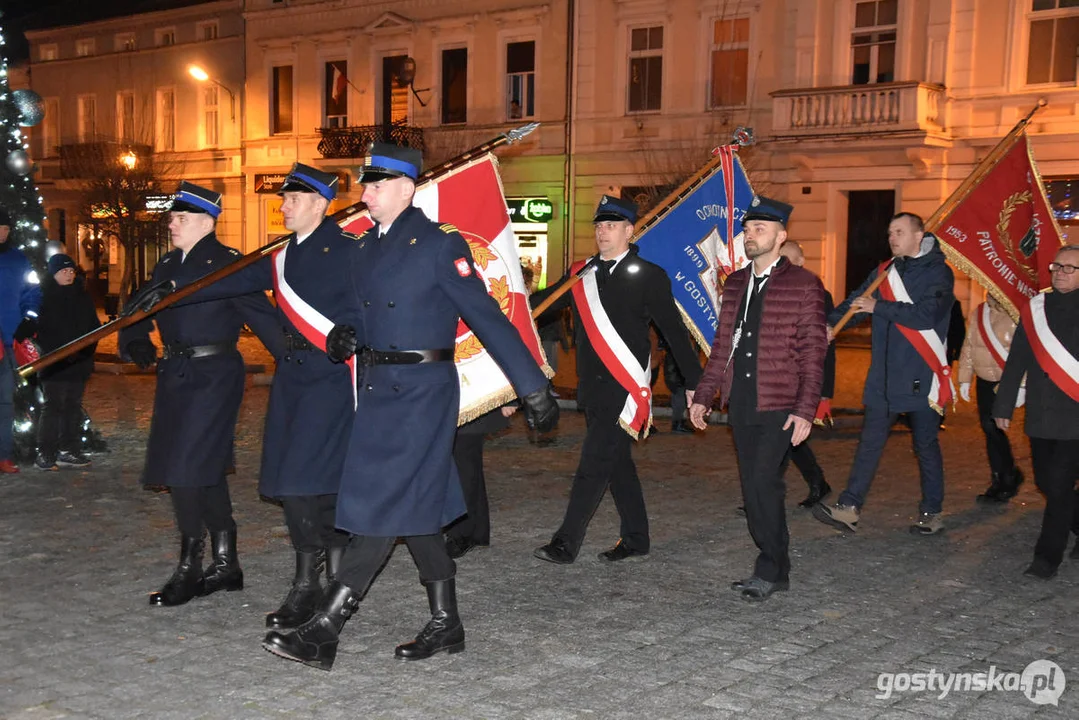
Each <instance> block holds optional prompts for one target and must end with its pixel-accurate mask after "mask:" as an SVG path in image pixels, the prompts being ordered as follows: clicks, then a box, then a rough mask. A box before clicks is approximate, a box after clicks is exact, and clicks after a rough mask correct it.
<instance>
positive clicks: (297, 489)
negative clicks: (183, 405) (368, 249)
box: [185, 163, 356, 628]
mask: <svg viewBox="0 0 1079 720" xmlns="http://www.w3.org/2000/svg"><path fill="white" fill-rule="evenodd" d="M337 183H338V177H337V175H335V174H331V173H326V172H322V171H321V170H318V169H316V168H313V167H310V166H308V165H304V164H302V163H296V164H295V165H293V167H292V170H291V171H290V172H289V174H288V175H287V176H286V177H285V182H284V184H283V185H282V187H281V190H280V193H279V194H280V195H281V196H282V198H283V200H282V204H281V213H282V214H283V215H284V218H285V227H286V228H288V229H289V230H291V231H292V235H291V236H290V238H289V242H288V243H287V244H286V245H285V246H284V248H283V249H282V250H280V251H278V252H277V253H275V254H274V255H273V256H272V257H267V258H265V259H263V260H260V261H259V262H257V263H254V264H253V265H250V266H248V267H246V268H244V269H243V270H241V271H239V272H237V273H235V274H233V275H230V276H229V277H226V278H224V279H222V280H219V281H218V282H216V283H214V284H213V285H212V286H210V287H208V288H206V289H205V290H202V291H200V296H201V295H203V294H205V295H207V296H211V297H230V296H234V295H238V294H242V293H250V292H255V291H263V290H271V289H272V290H274V291H275V298H276V300H277V310H278V314H277V324H278V336H279V337H281V331H282V329H283V331H284V335H283V340H284V344H285V352H284V357H283V358H282V361H281V362H279V363H278V365H277V372H276V374H275V375H274V382H273V386H272V387H271V389H270V403H269V407H268V408H267V411H266V428H265V433H264V435H263V439H262V470H261V473H260V475H259V492H260V493H261V494H262V495H263V496H265V497H269V498H274V499H276V500H279V501H280V502H281V504H282V506H283V508H284V511H285V523H286V524H287V525H288V529H289V537H290V539H291V541H292V547H293V550H294V551H295V556H296V572H295V575H294V576H293V580H292V585H291V587H290V588H289V592H288V594H287V596H286V597H285V600H284V602H283V603H282V604H281V607H280V608H278V609H277V610H276V611H275V612H272V613H269V614H268V615H267V616H266V626H267V627H269V628H289V627H295V626H297V625H299V624H301V623H303V622H304V621H305V620H307V619H308V618H309V617H311V615H312V614H313V613H314V611H315V609H316V608H317V607H318V604H319V602H320V601H321V599H322V586H321V583H320V577H321V574H322V570H323V567H325V569H326V575H327V579H328V580H329V579H332V578H333V576H334V575H335V574H336V571H337V567H338V564H339V563H340V559H341V555H342V553H343V552H344V547H345V543H346V542H348V536H347V535H346V534H344V533H340V532H337V530H336V528H335V526H334V523H335V520H334V518H335V514H336V510H337V488H338V485H339V483H340V480H341V470H342V467H343V464H344V459H345V451H346V450H347V448H348V438H349V432H350V430H351V429H352V418H353V415H354V411H355V385H354V380H353V378H352V373H351V371H350V368H349V367H348V366H347V365H344V364H341V363H338V362H331V361H330V359H329V358H328V357H327V356H326V352H325V335H326V332H327V331H328V330H329V329H330V328H331V327H333V325H334V324H335V323H347V322H351V321H352V318H353V317H354V315H355V312H354V310H353V308H354V307H355V300H354V299H353V294H352V287H351V283H350V281H349V279H348V275H347V272H346V268H347V267H348V262H349V260H348V259H349V257H350V255H351V253H352V252H353V251H354V250H355V246H356V236H355V235H352V234H351V233H347V232H344V231H342V230H341V228H340V227H338V225H337V223H335V222H334V221H333V220H330V219H329V218H327V217H326V211H327V210H328V209H329V204H330V202H331V201H332V200H333V199H334V198H335V197H336V196H337ZM185 302H186V301H185Z"/></svg>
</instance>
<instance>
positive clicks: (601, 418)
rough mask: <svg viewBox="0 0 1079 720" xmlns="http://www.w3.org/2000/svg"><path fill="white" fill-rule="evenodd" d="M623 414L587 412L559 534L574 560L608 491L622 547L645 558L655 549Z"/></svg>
mask: <svg viewBox="0 0 1079 720" xmlns="http://www.w3.org/2000/svg"><path fill="white" fill-rule="evenodd" d="M618 413H619V411H618V410H614V409H605V410H592V409H589V408H586V409H585V415H584V417H585V436H584V446H583V447H582V448H581V460H580V462H579V463H578V465H577V473H576V474H575V475H574V476H573V487H572V488H571V489H570V493H569V505H568V506H567V507H566V515H565V517H564V518H563V519H562V526H561V527H560V528H558V531H557V532H556V533H555V534H554V537H556V538H558V539H560V540H562V541H563V542H565V543H566V545H567V546H568V547H569V549H570V551H571V552H573V554H574V555H576V554H577V553H578V552H579V551H580V549H581V544H582V543H583V542H584V536H585V532H586V531H587V530H588V523H589V522H591V520H592V516H593V515H594V514H595V513H596V508H598V507H599V504H600V502H601V501H602V500H603V495H604V494H605V493H606V492H607V488H608V487H610V488H611V498H612V499H613V500H614V506H615V509H617V510H618V517H619V518H620V519H621V530H620V533H621V538H622V542H623V543H625V545H626V546H627V547H629V548H632V549H634V550H640V551H642V552H648V550H649V547H650V540H649V535H648V511H647V510H646V509H645V506H644V493H643V492H642V491H641V481H640V478H638V477H637V467H636V466H635V465H634V464H633V455H632V445H633V438H631V437H630V436H629V435H628V434H627V433H626V431H625V430H623V429H622V427H621V426H620V425H619V424H618Z"/></svg>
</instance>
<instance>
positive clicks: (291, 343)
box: [285, 332, 315, 351]
mask: <svg viewBox="0 0 1079 720" xmlns="http://www.w3.org/2000/svg"><path fill="white" fill-rule="evenodd" d="M285 349H286V350H289V351H292V350H314V349H315V346H314V345H312V344H311V343H309V342H308V341H307V338H305V337H304V336H303V335H294V334H292V333H290V332H286V333H285Z"/></svg>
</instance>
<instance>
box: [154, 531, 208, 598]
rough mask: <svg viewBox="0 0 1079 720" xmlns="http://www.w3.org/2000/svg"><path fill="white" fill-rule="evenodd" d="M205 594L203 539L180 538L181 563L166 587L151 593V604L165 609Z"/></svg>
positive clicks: (166, 582) (166, 583)
mask: <svg viewBox="0 0 1079 720" xmlns="http://www.w3.org/2000/svg"><path fill="white" fill-rule="evenodd" d="M202 594H203V579H202V538H197V537H182V538H180V562H179V564H178V565H177V566H176V570H175V571H173V573H172V577H170V578H169V579H168V580H166V581H165V585H164V587H162V588H161V589H160V590H158V591H157V592H155V593H150V604H151V605H159V606H165V607H171V606H174V605H183V604H184V603H186V602H188V601H189V600H192V599H193V598H196V597H198V596H199V595H202Z"/></svg>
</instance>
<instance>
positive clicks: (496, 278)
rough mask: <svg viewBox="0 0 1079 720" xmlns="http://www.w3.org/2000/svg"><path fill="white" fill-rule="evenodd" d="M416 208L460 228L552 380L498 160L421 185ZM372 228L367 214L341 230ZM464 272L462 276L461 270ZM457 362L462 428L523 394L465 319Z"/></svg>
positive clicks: (488, 158) (491, 288) (478, 267)
mask: <svg viewBox="0 0 1079 720" xmlns="http://www.w3.org/2000/svg"><path fill="white" fill-rule="evenodd" d="M413 204H414V205H415V206H416V207H418V208H420V209H421V210H423V212H424V213H425V214H426V215H427V217H429V218H431V219H432V220H434V221H435V222H437V223H450V224H451V225H453V226H455V227H456V228H457V230H458V232H460V233H461V237H463V238H464V239H465V241H466V242H467V243H468V246H469V248H470V249H471V250H472V259H473V261H474V269H475V271H476V272H477V273H478V274H479V276H480V278H481V279H482V280H483V282H484V284H485V285H486V286H487V292H488V293H489V294H490V295H491V297H493V298H494V299H495V300H497V301H498V304H499V307H501V308H502V312H503V313H504V314H505V315H506V316H507V317H508V318H509V319H510V321H511V322H512V323H513V324H514V326H515V327H516V328H517V332H518V333H520V335H521V339H522V340H524V343H525V345H527V346H528V349H529V350H530V351H531V352H532V357H533V358H534V359H535V361H536V364H537V365H538V366H539V367H540V368H541V369H542V370H543V372H544V373H545V374H546V375H547V377H552V376H553V375H554V371H553V370H551V368H550V366H549V365H548V364H547V358H546V356H545V355H544V354H543V349H542V347H541V346H540V339H539V334H538V333H537V332H536V324H535V322H533V320H532V308H531V307H530V306H529V304H528V293H527V290H526V288H525V281H524V276H523V275H522V274H521V261H520V258H519V257H518V255H517V240H516V238H515V237H514V234H513V229H512V227H511V226H510V214H509V208H508V207H507V206H506V198H505V195H504V194H503V191H502V180H501V178H500V177H499V175H498V161H497V160H496V159H495V157H494V156H493V155H491V154H487V155H484V156H482V157H479V158H477V159H476V160H473V161H472V162H470V163H468V164H467V165H464V166H462V167H460V168H458V169H456V170H453V171H451V172H449V173H446V174H445V175H441V176H439V177H438V178H436V179H435V180H432V181H431V182H429V183H425V184H423V185H420V186H419V187H418V188H417V189H416V196H415V198H414V199H413ZM371 225H372V223H371V219H370V218H369V217H368V215H367V213H366V212H364V213H357V214H356V215H352V216H350V217H349V218H347V219H346V220H343V221H342V222H341V229H343V230H347V231H348V232H351V233H355V234H357V235H359V234H361V233H362V232H364V231H365V230H367V228H369V227H371ZM465 270H467V268H465ZM458 272H462V271H461V269H460V268H459V269H458ZM454 362H455V363H456V365H457V375H458V378H459V380H460V383H461V410H460V414H459V416H458V420H457V422H458V424H459V425H460V424H463V423H466V422H468V421H470V420H474V419H476V418H477V417H479V416H480V415H482V414H484V413H485V412H488V411H489V410H493V409H495V408H497V407H499V406H501V405H504V404H505V403H507V402H509V401H510V400H512V399H513V398H515V397H516V396H517V394H516V392H514V390H513V386H512V385H510V381H509V380H508V379H507V378H506V375H505V373H503V372H502V369H501V368H499V367H498V363H496V362H495V361H494V358H492V357H491V356H490V354H489V353H488V352H487V350H486V349H484V347H483V345H482V344H481V343H480V341H479V338H477V337H476V336H475V335H474V334H473V333H472V331H471V330H469V328H468V326H467V325H466V324H465V323H464V322H463V321H462V322H460V323H459V324H458V326H457V345H456V349H455V353H454Z"/></svg>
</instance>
